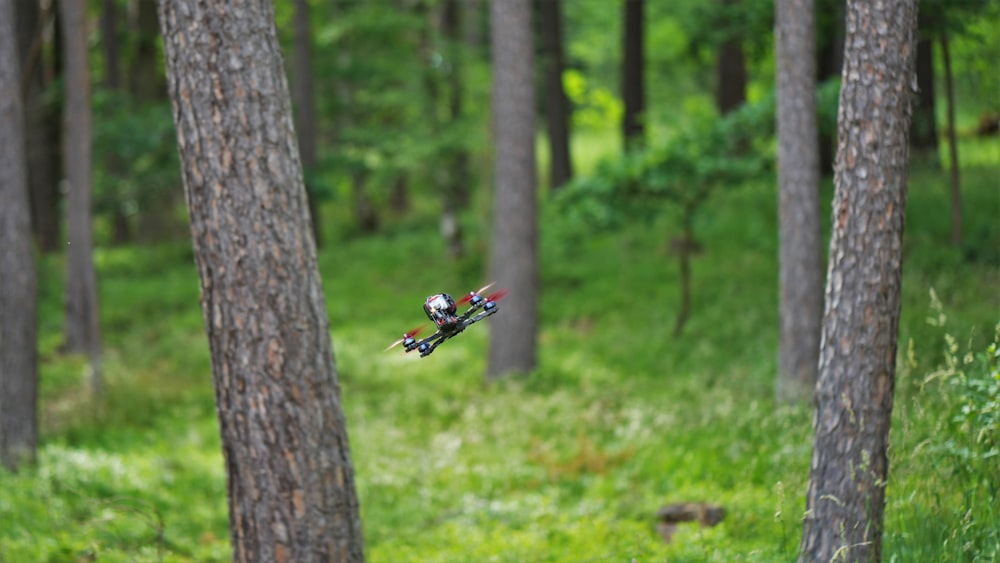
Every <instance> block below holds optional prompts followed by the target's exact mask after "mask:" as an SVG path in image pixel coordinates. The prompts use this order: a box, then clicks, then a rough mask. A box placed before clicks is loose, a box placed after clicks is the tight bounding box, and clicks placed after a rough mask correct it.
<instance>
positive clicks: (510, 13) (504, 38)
mask: <svg viewBox="0 0 1000 563" xmlns="http://www.w3.org/2000/svg"><path fill="white" fill-rule="evenodd" d="M490 8H491V10H490V25H491V33H490V37H491V41H492V56H493V135H494V150H495V151H496V156H495V162H494V166H495V173H494V182H495V184H496V185H495V188H494V191H495V194H494V204H493V225H494V227H493V246H492V249H493V256H492V266H491V271H492V273H493V279H494V280H495V281H496V282H497V283H498V284H499V285H500V286H502V287H504V288H506V289H507V290H509V291H510V294H511V297H510V299H509V300H507V301H505V302H504V304H503V305H502V306H501V309H504V310H501V311H500V313H499V314H498V315H496V316H494V317H493V319H494V320H493V321H492V323H493V331H492V333H491V341H490V358H489V366H488V368H487V376H488V377H491V378H495V377H500V376H503V375H506V374H509V373H513V372H522V373H523V372H529V371H531V370H532V369H534V368H535V361H536V354H537V351H536V333H537V330H538V319H537V316H538V208H537V205H538V203H537V201H536V189H535V188H536V179H535V178H536V174H535V90H534V64H535V63H534V57H533V53H532V40H531V38H532V33H531V1H530V0H493V2H491V4H490Z"/></svg>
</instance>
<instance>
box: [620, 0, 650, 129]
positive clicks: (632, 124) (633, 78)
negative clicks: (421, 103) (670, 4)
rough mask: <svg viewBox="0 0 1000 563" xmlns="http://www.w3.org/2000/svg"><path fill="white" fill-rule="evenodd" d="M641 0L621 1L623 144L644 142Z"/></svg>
mask: <svg viewBox="0 0 1000 563" xmlns="http://www.w3.org/2000/svg"><path fill="white" fill-rule="evenodd" d="M644 2H645V0H625V1H624V3H623V4H622V6H623V7H622V9H623V10H624V18H623V19H624V20H625V25H624V27H623V29H622V41H623V43H624V53H625V55H624V59H625V60H624V62H623V63H622V68H623V70H624V73H623V76H622V98H624V100H625V115H624V118H623V121H622V129H623V135H624V139H625V147H626V148H628V147H630V146H632V145H638V146H642V145H643V144H645V140H644V137H645V130H646V128H645V125H644V119H645V116H644V115H643V114H644V113H645V111H646V100H645V98H646V95H645V88H646V87H645V66H646V63H645V56H644V53H643V51H644V48H645V45H644V44H645V39H644V37H643V36H644V29H643V28H644V27H645V23H644V20H643V18H644V15H643V12H644Z"/></svg>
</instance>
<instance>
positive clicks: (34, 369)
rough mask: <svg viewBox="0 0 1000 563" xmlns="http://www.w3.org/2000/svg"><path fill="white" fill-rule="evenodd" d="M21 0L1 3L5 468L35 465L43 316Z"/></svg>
mask: <svg viewBox="0 0 1000 563" xmlns="http://www.w3.org/2000/svg"><path fill="white" fill-rule="evenodd" d="M14 17H15V15H14V0H0V88H2V90H0V201H3V205H0V272H3V275H2V276H0V465H3V467H5V468H7V469H9V470H11V471H15V470H17V469H18V468H19V467H20V466H22V465H24V464H32V463H34V461H35V450H36V449H37V446H38V410H37V405H38V354H37V342H36V336H37V328H38V317H37V313H36V300H35V287H36V279H35V256H34V250H33V248H32V240H31V221H30V217H31V215H30V213H29V205H28V170H27V160H26V157H25V141H24V105H23V102H22V100H21V92H20V84H21V71H20V64H19V62H18V60H19V59H20V56H19V54H18V48H17V40H16V35H15V34H14V33H15V30H14Z"/></svg>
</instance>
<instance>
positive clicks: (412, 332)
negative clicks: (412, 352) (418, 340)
mask: <svg viewBox="0 0 1000 563" xmlns="http://www.w3.org/2000/svg"><path fill="white" fill-rule="evenodd" d="M423 330H424V325H420V326H418V327H417V328H414V329H412V330H410V331H409V332H407V333H405V334H403V337H402V338H400V339H399V340H397V341H395V342H393V343H392V344H390V345H389V346H388V347H387V348H386V349H385V351H386V352H388V351H389V350H392V349H393V348H395V347H396V346H399V345H400V344H402V343H403V342H406V341H407V340H409V339H411V338H413V337H415V336H416V335H418V334H420V333H421V332H422V331H423Z"/></svg>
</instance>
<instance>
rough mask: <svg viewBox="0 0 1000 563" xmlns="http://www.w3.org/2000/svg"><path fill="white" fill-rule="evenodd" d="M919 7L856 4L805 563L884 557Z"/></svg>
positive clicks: (903, 2) (852, 0) (906, 1)
mask: <svg viewBox="0 0 1000 563" xmlns="http://www.w3.org/2000/svg"><path fill="white" fill-rule="evenodd" d="M916 18H917V2H916V1H915V0H887V1H885V2H880V3H870V2H867V1H865V0H849V1H848V3H847V40H846V48H845V59H844V74H843V83H842V86H841V94H840V117H839V124H838V127H839V136H838V137H839V147H838V148H839V150H838V151H837V155H838V156H837V167H836V175H835V185H836V193H835V196H834V202H833V232H832V235H831V241H830V264H829V269H828V272H827V285H826V303H825V309H824V315H823V330H822V339H821V341H822V344H821V346H820V361H819V381H818V384H817V397H816V407H817V409H816V418H815V443H814V446H813V455H812V464H811V469H810V475H809V477H810V479H809V489H808V494H807V510H806V515H805V519H804V531H803V536H802V543H801V545H800V557H799V559H800V561H831V560H834V559H836V560H837V561H879V560H880V559H881V552H882V531H883V514H884V510H885V487H886V480H887V478H888V459H887V454H886V452H887V449H888V446H889V443H888V440H889V424H890V420H891V417H892V403H893V394H894V387H895V374H896V347H897V338H898V331H899V313H900V300H901V299H900V293H901V287H900V286H901V278H902V257H903V226H904V209H905V207H906V186H907V173H908V167H909V127H910V116H911V114H910V112H911V103H912V97H913V92H912V91H911V88H912V85H913V81H914V76H913V72H914V55H915V50H916V23H917V21H916Z"/></svg>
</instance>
